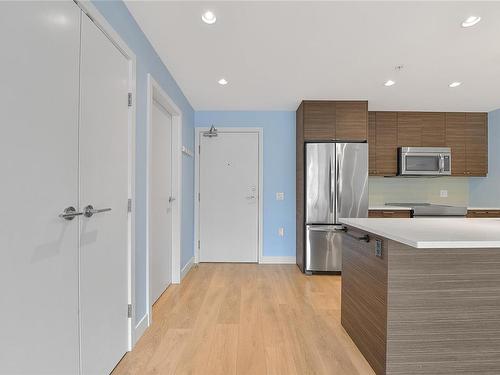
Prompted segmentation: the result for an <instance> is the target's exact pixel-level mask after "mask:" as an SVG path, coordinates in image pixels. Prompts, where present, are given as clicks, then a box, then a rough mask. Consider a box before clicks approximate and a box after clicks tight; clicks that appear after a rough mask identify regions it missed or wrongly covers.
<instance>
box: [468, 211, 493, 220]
mask: <svg viewBox="0 0 500 375" xmlns="http://www.w3.org/2000/svg"><path fill="white" fill-rule="evenodd" d="M467 217H471V218H474V217H476V218H478V217H499V218H500V210H495V209H491V210H489V209H477V210H468V211H467Z"/></svg>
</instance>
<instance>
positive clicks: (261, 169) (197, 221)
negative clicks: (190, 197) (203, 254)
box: [194, 124, 264, 263]
mask: <svg viewBox="0 0 500 375" xmlns="http://www.w3.org/2000/svg"><path fill="white" fill-rule="evenodd" d="M214 126H215V127H216V128H217V133H256V134H257V135H258V137H259V165H258V169H259V182H258V186H259V194H258V196H259V202H258V204H259V206H258V220H259V224H258V234H257V235H258V239H257V246H258V260H257V261H258V263H263V259H264V258H263V254H262V249H263V247H262V243H263V236H262V235H263V225H262V224H263V208H264V204H263V202H264V178H263V177H264V167H263V160H264V157H263V156H264V152H263V150H264V147H263V141H264V136H263V135H264V129H263V128H259V127H248V128H247V127H241V128H236V127H218V126H217V124H214ZM209 129H210V127H199V128H196V129H195V150H196V152H195V155H196V157H195V174H194V189H195V191H194V196H195V200H194V226H195V228H194V254H195V255H194V262H195V263H199V261H200V248H199V246H198V241H199V239H200V201H199V200H198V197H199V193H200V136H201V135H202V133H203V132H206V131H208V130H209Z"/></svg>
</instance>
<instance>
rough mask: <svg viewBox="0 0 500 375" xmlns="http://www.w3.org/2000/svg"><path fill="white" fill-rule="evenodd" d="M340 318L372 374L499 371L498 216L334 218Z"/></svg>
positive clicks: (399, 374)
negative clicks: (340, 230)
mask: <svg viewBox="0 0 500 375" xmlns="http://www.w3.org/2000/svg"><path fill="white" fill-rule="evenodd" d="M340 221H341V222H342V223H343V224H344V225H345V226H346V232H345V233H344V234H343V235H342V257H343V259H342V307H341V310H342V311H341V313H342V316H341V320H342V326H343V327H344V328H345V330H346V331H347V333H348V334H349V335H350V336H351V338H352V340H353V341H354V343H355V344H356V345H357V347H358V348H359V350H360V351H361V352H362V353H363V355H364V356H365V358H366V359H367V361H368V362H369V363H370V365H371V366H372V368H373V369H374V371H375V372H376V373H377V374H390V375H403V374H404V375H412V374H433V375H434V374H483V375H484V374H500V219H465V218H451V219H450V218H432V219H430V218H429V219H424V218H420V219H341V220H340Z"/></svg>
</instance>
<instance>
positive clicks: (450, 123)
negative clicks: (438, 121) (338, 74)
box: [446, 113, 467, 176]
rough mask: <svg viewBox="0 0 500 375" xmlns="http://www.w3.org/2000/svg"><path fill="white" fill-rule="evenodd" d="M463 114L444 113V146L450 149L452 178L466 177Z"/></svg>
mask: <svg viewBox="0 0 500 375" xmlns="http://www.w3.org/2000/svg"><path fill="white" fill-rule="evenodd" d="M465 129H466V124H465V113H446V145H447V146H448V147H450V148H451V174H452V176H466V175H467V165H466V156H465V143H466V137H467V136H466V131H465Z"/></svg>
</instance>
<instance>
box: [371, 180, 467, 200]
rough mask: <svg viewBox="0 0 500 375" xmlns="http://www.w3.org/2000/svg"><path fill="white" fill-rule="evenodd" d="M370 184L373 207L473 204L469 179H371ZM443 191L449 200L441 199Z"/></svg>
mask: <svg viewBox="0 0 500 375" xmlns="http://www.w3.org/2000/svg"><path fill="white" fill-rule="evenodd" d="M369 183H370V206H379V205H383V204H385V203H387V202H398V203H403V202H411V203H439V204H449V205H455V206H468V204H469V179H468V178H467V177H370V178H369ZM442 190H446V191H447V195H448V196H447V197H442V196H441V191H442ZM443 195H444V194H443Z"/></svg>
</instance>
